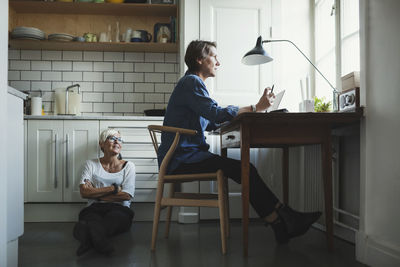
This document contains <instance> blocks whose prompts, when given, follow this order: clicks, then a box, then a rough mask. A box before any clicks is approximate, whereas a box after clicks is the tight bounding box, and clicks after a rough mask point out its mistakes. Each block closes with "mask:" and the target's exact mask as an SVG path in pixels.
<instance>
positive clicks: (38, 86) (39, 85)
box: [31, 82, 51, 91]
mask: <svg viewBox="0 0 400 267" xmlns="http://www.w3.org/2000/svg"><path fill="white" fill-rule="evenodd" d="M31 90H32V91H39V90H42V91H51V82H32V83H31Z"/></svg>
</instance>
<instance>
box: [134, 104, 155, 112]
mask: <svg viewBox="0 0 400 267" xmlns="http://www.w3.org/2000/svg"><path fill="white" fill-rule="evenodd" d="M153 108H154V104H144V103H136V104H135V109H134V110H135V112H137V113H142V114H143V111H144V110H146V109H153Z"/></svg>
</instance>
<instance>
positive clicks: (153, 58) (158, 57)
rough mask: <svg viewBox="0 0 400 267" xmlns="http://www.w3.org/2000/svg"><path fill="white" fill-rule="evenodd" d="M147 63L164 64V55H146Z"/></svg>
mask: <svg viewBox="0 0 400 267" xmlns="http://www.w3.org/2000/svg"><path fill="white" fill-rule="evenodd" d="M144 61H145V62H164V53H145V54H144Z"/></svg>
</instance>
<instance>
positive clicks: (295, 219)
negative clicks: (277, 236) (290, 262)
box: [276, 205, 322, 238]
mask: <svg viewBox="0 0 400 267" xmlns="http://www.w3.org/2000/svg"><path fill="white" fill-rule="evenodd" d="M276 212H277V213H278V215H279V218H280V219H281V220H282V221H283V222H284V224H285V226H286V231H287V234H288V238H293V237H296V236H300V235H303V234H305V233H306V232H307V231H308V229H309V228H310V227H311V225H312V224H313V223H315V222H316V221H317V220H318V218H319V217H320V216H321V214H322V213H321V212H320V211H317V212H298V211H295V210H293V209H291V208H290V207H288V206H286V205H282V206H280V207H279V208H278V209H277V210H276Z"/></svg>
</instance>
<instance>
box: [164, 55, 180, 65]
mask: <svg viewBox="0 0 400 267" xmlns="http://www.w3.org/2000/svg"><path fill="white" fill-rule="evenodd" d="M165 62H169V63H176V62H178V54H177V53H165Z"/></svg>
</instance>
